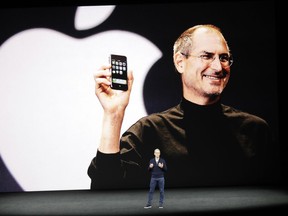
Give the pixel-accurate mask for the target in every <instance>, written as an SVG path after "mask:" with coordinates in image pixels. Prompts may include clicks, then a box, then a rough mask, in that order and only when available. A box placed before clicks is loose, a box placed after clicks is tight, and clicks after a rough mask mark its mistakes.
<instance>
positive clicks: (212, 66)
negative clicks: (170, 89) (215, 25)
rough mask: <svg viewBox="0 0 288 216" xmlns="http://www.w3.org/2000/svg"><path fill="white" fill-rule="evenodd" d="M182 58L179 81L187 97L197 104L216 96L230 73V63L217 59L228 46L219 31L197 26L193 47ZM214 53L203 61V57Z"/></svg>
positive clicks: (226, 50) (227, 52)
mask: <svg viewBox="0 0 288 216" xmlns="http://www.w3.org/2000/svg"><path fill="white" fill-rule="evenodd" d="M189 54H190V55H189V56H188V58H184V59H183V71H182V83H183V92H184V97H185V98H186V99H188V100H189V99H190V100H191V101H194V102H196V103H199V104H205V103H209V102H214V101H215V100H218V98H219V96H220V94H221V93H222V91H223V90H224V88H225V87H226V85H227V83H228V80H229V77H230V66H229V65H228V66H227V65H226V66H224V65H223V63H221V61H220V59H221V57H222V56H223V55H224V56H225V55H228V56H229V50H228V47H227V44H226V43H225V41H224V39H223V37H222V36H221V35H220V33H218V32H214V31H212V32H211V31H207V30H206V29H199V30H198V31H197V32H195V34H194V36H193V49H192V50H191V51H190V53H189ZM211 56H212V57H213V58H212V61H206V60H205V59H206V57H211Z"/></svg>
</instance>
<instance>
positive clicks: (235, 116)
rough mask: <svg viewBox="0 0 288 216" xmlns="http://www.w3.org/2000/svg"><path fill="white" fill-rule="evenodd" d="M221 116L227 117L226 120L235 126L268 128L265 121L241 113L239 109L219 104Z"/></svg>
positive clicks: (253, 115) (249, 114) (255, 116)
mask: <svg viewBox="0 0 288 216" xmlns="http://www.w3.org/2000/svg"><path fill="white" fill-rule="evenodd" d="M221 106H222V110H223V114H224V115H225V116H226V117H227V119H228V120H230V121H232V122H233V123H235V124H239V125H240V126H244V125H245V126H247V125H250V126H258V127H259V126H262V127H269V125H268V123H267V121H266V120H265V119H263V118H261V117H259V116H257V115H255V114H251V113H249V112H245V111H242V110H240V109H236V108H234V107H231V106H227V105H224V104H221Z"/></svg>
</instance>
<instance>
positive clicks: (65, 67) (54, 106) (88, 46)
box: [0, 5, 162, 191]
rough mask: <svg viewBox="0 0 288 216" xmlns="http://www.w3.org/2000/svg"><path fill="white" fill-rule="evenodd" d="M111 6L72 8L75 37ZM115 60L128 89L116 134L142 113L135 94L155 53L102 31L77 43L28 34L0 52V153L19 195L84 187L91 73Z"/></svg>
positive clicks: (92, 117) (126, 35) (96, 123)
mask: <svg viewBox="0 0 288 216" xmlns="http://www.w3.org/2000/svg"><path fill="white" fill-rule="evenodd" d="M115 7H116V6H113V5H110V6H87V7H86V6H85V7H78V8H77V10H76V14H75V28H76V30H78V31H81V30H85V29H89V28H93V27H96V26H98V25H100V24H101V23H102V22H103V21H104V20H106V19H107V18H108V17H109V16H110V14H111V13H113V10H114V9H115ZM110 53H115V54H123V55H126V56H127V58H128V67H129V68H130V69H133V72H134V78H135V81H134V84H133V91H132V94H131V98H130V103H129V106H128V107H127V110H126V116H125V119H124V122H123V127H122V132H123V131H124V130H126V129H127V128H128V127H129V126H130V125H131V124H132V123H134V122H135V121H136V120H138V119H139V118H140V117H142V116H144V115H146V111H145V106H144V102H143V96H142V89H143V83H144V80H145V77H146V75H147V73H148V71H149V69H150V68H151V67H152V66H153V64H155V62H156V61H158V60H159V59H160V58H161V57H162V53H161V51H160V50H159V49H158V48H157V47H156V46H155V45H154V44H153V43H152V42H151V41H149V40H147V39H146V38H144V37H143V36H141V35H137V34H136V33H132V32H128V31H121V30H109V31H104V32H100V33H97V34H94V35H91V36H89V37H86V38H82V39H77V38H73V37H71V36H68V35H65V34H63V33H61V32H58V31H55V30H52V29H47V28H34V29H27V30H24V31H22V32H19V33H17V34H15V35H13V36H12V37H10V38H9V39H8V40H6V41H5V42H4V43H3V44H2V45H1V47H0V100H1V106H0V119H1V121H0V140H1V142H0V153H1V157H2V158H3V161H4V162H5V164H6V166H7V168H8V169H9V171H10V172H11V173H12V175H13V176H14V178H15V179H16V181H17V182H18V183H19V184H20V186H21V187H22V188H23V190H24V191H43V190H71V189H89V187H90V179H89V177H88V175H87V168H88V165H89V164H90V161H91V159H92V158H93V157H94V156H95V154H96V150H97V146H98V142H99V136H100V132H101V122H102V111H103V110H102V107H101V105H100V103H99V102H98V99H97V98H96V96H95V93H94V79H93V73H94V72H95V70H97V69H98V68H99V67H100V65H102V64H103V63H108V56H109V54H110Z"/></svg>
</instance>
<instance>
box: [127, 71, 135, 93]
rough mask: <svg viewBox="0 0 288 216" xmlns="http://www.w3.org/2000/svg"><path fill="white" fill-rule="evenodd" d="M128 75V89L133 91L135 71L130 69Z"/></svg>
mask: <svg viewBox="0 0 288 216" xmlns="http://www.w3.org/2000/svg"><path fill="white" fill-rule="evenodd" d="M127 76H128V89H129V90H130V91H131V89H132V85H133V81H134V76H133V71H132V70H129V71H128V74H127Z"/></svg>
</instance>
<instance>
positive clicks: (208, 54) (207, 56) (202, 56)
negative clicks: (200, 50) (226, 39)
mask: <svg viewBox="0 0 288 216" xmlns="http://www.w3.org/2000/svg"><path fill="white" fill-rule="evenodd" d="M200 58H201V59H204V60H210V59H213V58H214V55H213V54H210V53H206V54H203V55H200Z"/></svg>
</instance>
